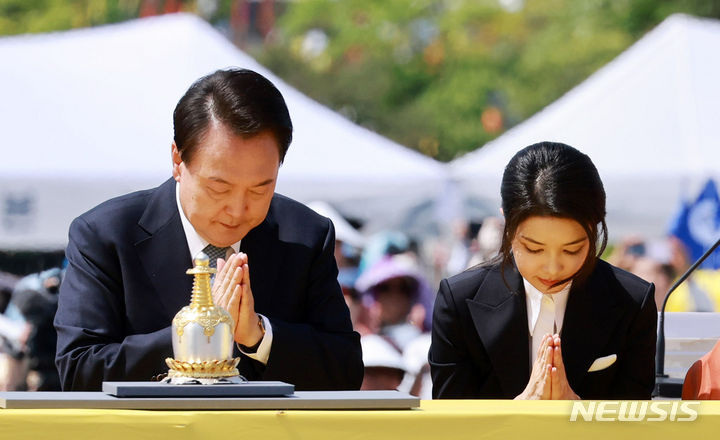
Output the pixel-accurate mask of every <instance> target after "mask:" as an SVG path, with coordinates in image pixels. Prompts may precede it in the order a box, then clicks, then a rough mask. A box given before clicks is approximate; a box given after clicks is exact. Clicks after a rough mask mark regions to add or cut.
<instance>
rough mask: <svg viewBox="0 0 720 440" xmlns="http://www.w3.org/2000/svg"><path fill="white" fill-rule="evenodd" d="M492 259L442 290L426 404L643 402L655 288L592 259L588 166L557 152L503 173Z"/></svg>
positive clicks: (538, 150)
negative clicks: (500, 221) (497, 245)
mask: <svg viewBox="0 0 720 440" xmlns="http://www.w3.org/2000/svg"><path fill="white" fill-rule="evenodd" d="M501 196H502V209H503V214H504V216H505V229H504V232H503V239H502V246H501V250H500V255H499V256H498V257H497V259H496V260H494V261H492V262H490V263H488V264H485V265H481V266H479V267H476V268H472V269H469V270H467V271H465V272H462V273H460V274H458V275H455V276H453V277H450V278H448V279H445V280H443V281H442V282H441V283H440V290H439V292H438V295H437V298H436V301H435V309H434V314H433V326H432V345H431V347H430V354H429V360H430V367H431V371H432V378H433V397H434V398H465V399H477V398H506V399H513V398H517V399H579V398H581V399H649V398H650V395H651V392H652V389H653V386H654V383H655V374H654V357H655V338H656V333H655V332H656V321H657V312H656V308H655V301H654V286H653V285H652V284H650V283H647V282H645V281H643V280H641V279H640V278H638V277H636V276H634V275H632V274H630V273H628V272H625V271H623V270H621V269H618V268H616V267H614V266H612V265H610V264H608V263H606V262H604V261H602V260H600V259H599V258H598V257H599V256H600V255H601V254H602V252H603V250H604V249H605V245H606V244H607V226H606V224H605V191H604V189H603V185H602V182H601V181H600V176H599V175H598V172H597V169H596V168H595V166H594V165H593V163H592V162H591V161H590V158H589V157H588V156H586V155H585V154H583V153H581V152H579V151H578V150H576V149H574V148H572V147H570V146H567V145H564V144H559V143H551V142H543V143H539V144H534V145H531V146H529V147H527V148H525V149H523V150H521V151H519V152H518V153H517V154H516V155H515V156H514V157H513V158H512V159H511V160H510V162H509V163H508V165H507V167H506V168H505V172H504V174H503V179H502V186H501Z"/></svg>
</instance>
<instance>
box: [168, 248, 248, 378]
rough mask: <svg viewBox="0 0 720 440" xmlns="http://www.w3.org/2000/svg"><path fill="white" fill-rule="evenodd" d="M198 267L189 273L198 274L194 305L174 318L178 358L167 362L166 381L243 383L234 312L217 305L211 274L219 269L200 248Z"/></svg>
mask: <svg viewBox="0 0 720 440" xmlns="http://www.w3.org/2000/svg"><path fill="white" fill-rule="evenodd" d="M194 263H195V267H194V268H192V269H188V271H187V274H188V275H193V276H194V277H195V279H194V282H193V289H192V297H191V299H190V305H188V306H185V307H183V308H182V309H181V310H180V311H179V312H178V313H177V315H175V318H174V319H173V321H172V346H173V355H174V358H167V359H165V362H166V363H167V365H168V367H170V371H168V375H167V377H166V378H165V379H164V381H165V382H168V383H171V384H198V383H199V384H205V385H207V384H214V383H240V382H245V379H244V378H243V377H242V376H240V373H239V372H238V370H237V365H238V363H239V362H240V358H233V357H232V356H233V329H234V327H235V324H234V323H233V319H232V317H230V314H229V313H228V312H227V311H226V310H225V309H223V308H222V307H219V306H216V305H215V303H214V302H213V299H212V292H211V290H210V278H211V276H212V274H214V273H215V272H217V271H216V270H215V269H214V268H212V267H210V259H209V258H208V256H207V255H205V254H204V253H202V252H200V253H199V254H198V255H197V256H196V257H195V260H194Z"/></svg>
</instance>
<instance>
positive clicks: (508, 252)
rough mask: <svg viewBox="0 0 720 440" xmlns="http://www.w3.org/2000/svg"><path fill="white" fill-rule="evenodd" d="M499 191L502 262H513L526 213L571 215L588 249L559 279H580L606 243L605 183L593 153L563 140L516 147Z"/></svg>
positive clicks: (504, 264)
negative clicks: (573, 268) (570, 271)
mask: <svg viewBox="0 0 720 440" xmlns="http://www.w3.org/2000/svg"><path fill="white" fill-rule="evenodd" d="M500 195H501V197H502V209H503V215H504V216H505V229H504V231H503V237H502V244H501V246H500V255H499V259H500V260H501V261H502V267H503V268H504V267H506V266H507V265H509V264H511V262H512V247H511V244H512V241H513V239H514V238H515V232H516V231H517V228H518V225H520V223H522V222H523V221H525V220H526V219H527V218H529V217H533V216H540V217H560V218H567V219H572V220H575V221H577V222H578V223H579V224H580V226H582V227H583V229H585V232H586V233H587V236H588V241H589V244H590V249H589V251H588V254H587V257H586V258H585V262H584V263H583V265H582V267H581V268H580V270H579V271H578V272H577V273H575V274H574V275H573V276H572V277H570V278H569V279H566V280H562V281H560V282H558V285H560V284H564V283H565V282H567V281H569V280H570V279H572V280H574V282H576V283H578V284H582V283H583V282H584V281H585V280H586V279H587V277H588V276H589V275H590V273H591V272H592V270H593V268H594V267H595V262H596V260H597V257H599V256H600V255H601V254H602V253H603V251H604V250H605V246H606V245H607V225H606V224H605V189H604V188H603V184H602V181H601V180H600V175H599V174H598V171H597V169H596V168H595V165H593V163H592V161H591V160H590V158H589V157H588V156H587V155H586V154H583V153H581V152H580V151H578V150H576V149H575V148H573V147H571V146H569V145H565V144H561V143H556V142H540V143H537V144H533V145H530V146H529V147H526V148H523V149H522V150H520V151H518V152H517V153H516V154H515V156H513V158H512V159H510V162H509V163H508V164H507V166H506V167H505V172H504V173H503V178H502V184H501V187H500ZM599 238H600V240H599ZM598 241H599V246H598ZM503 273H504V270H503Z"/></svg>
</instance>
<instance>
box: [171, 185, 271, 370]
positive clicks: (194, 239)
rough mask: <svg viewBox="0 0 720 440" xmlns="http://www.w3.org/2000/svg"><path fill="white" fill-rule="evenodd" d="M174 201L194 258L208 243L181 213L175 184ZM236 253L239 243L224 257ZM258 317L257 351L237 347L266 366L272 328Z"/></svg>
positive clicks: (261, 317)
mask: <svg viewBox="0 0 720 440" xmlns="http://www.w3.org/2000/svg"><path fill="white" fill-rule="evenodd" d="M175 201H176V202H177V207H178V211H180V221H181V222H182V226H183V231H184V232H185V238H186V239H187V243H188V248H189V250H190V255H191V256H192V257H194V256H195V255H197V254H198V252H200V251H202V250H203V249H205V247H206V246H207V245H209V244H210V243H209V242H208V241H207V240H205V239H204V238H202V237H201V236H200V234H198V233H197V231H196V230H195V227H194V226H193V225H192V223H190V220H188V219H187V217H186V216H185V211H183V209H182V205H181V204H180V185H178V184H177V183H176V184H175ZM237 252H240V241H238V242H237V243H234V244H232V245H231V246H230V249H228V252H227V254H226V255H225V256H226V257H228V256H229V255H232V254H233V253H237ZM258 316H260V319H262V320H263V325H264V326H265V336H263V338H262V340H261V341H260V345H259V346H258V349H257V351H256V352H255V353H246V352H245V351H243V350H242V349H240V346H239V345H238V349H240V351H241V352H242V353H243V354H244V355H246V356H247V357H249V358H251V359H255V360H256V361H259V362H262V363H263V364H267V362H268V359H269V358H270V348H271V347H272V339H273V335H272V326H271V325H270V320H269V319H268V318H267V317H265V316H263V315H260V314H259V313H258Z"/></svg>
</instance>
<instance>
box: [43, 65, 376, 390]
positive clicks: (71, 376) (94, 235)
mask: <svg viewBox="0 0 720 440" xmlns="http://www.w3.org/2000/svg"><path fill="white" fill-rule="evenodd" d="M174 127H175V139H174V142H173V145H172V160H173V179H169V180H168V181H166V182H165V183H163V184H162V185H160V186H159V187H157V188H155V189H151V190H146V191H140V192H136V193H132V194H128V195H125V196H121V197H118V198H115V199H112V200H109V201H107V202H105V203H103V204H101V205H99V206H97V207H96V208H94V209H92V210H90V211H89V212H87V213H85V214H83V215H81V216H80V217H78V218H77V219H75V220H74V221H73V223H72V225H71V226H70V233H69V240H70V241H69V245H68V248H67V251H66V255H67V258H68V262H69V266H68V269H67V273H66V276H65V279H64V281H63V284H62V286H61V289H60V297H59V306H58V311H57V315H56V317H55V327H56V329H57V331H58V347H57V358H56V364H57V367H58V371H59V373H60V378H61V382H62V385H63V389H64V390H98V389H100V387H101V384H102V382H103V381H111V380H141V381H142V380H150V378H151V377H153V376H155V375H158V374H161V373H163V372H166V371H167V370H168V368H167V366H166V365H165V358H167V357H172V355H173V353H172V343H171V327H170V325H171V321H172V318H173V316H174V315H175V313H176V312H177V311H178V310H179V309H180V308H182V307H183V306H185V305H187V304H188V303H189V301H190V292H191V288H192V278H191V277H190V276H188V275H186V274H185V271H186V270H187V269H188V268H189V267H191V266H192V256H193V255H195V254H196V253H197V252H199V251H201V250H206V252H207V249H211V248H210V247H208V246H213V248H212V249H215V250H218V249H219V252H220V253H224V255H222V256H221V257H220V258H218V260H217V264H218V269H220V270H219V272H218V274H217V276H216V279H215V282H214V285H213V297H214V298H215V300H216V302H217V303H218V304H219V305H222V306H223V307H225V308H226V309H228V311H229V312H230V314H231V316H232V317H233V319H234V321H235V324H236V325H235V329H234V336H235V342H236V343H237V344H236V346H237V349H236V355H237V356H240V357H241V361H240V365H239V366H238V369H239V370H240V373H241V374H242V375H243V376H245V377H246V378H248V379H250V380H281V381H285V382H290V383H293V384H295V386H296V388H297V389H299V390H313V389H358V388H359V387H360V384H361V381H362V374H363V368H362V356H361V349H360V341H359V336H358V334H357V333H355V332H354V331H353V330H352V324H351V322H350V316H349V313H348V309H347V306H346V305H345V302H344V299H343V296H342V292H341V290H340V286H339V285H338V282H337V265H336V263H335V260H334V257H333V246H334V238H335V237H334V229H333V226H332V223H331V222H330V221H329V220H328V219H326V218H324V217H321V216H319V215H317V214H315V213H314V212H313V211H311V210H310V209H308V208H306V207H305V206H303V205H301V204H300V203H297V202H295V201H293V200H291V199H288V198H286V197H283V196H281V195H278V194H274V189H275V183H276V179H277V174H278V168H279V166H280V164H281V163H282V161H283V158H284V156H285V152H286V151H287V149H288V146H289V144H290V140H291V138H292V124H291V121H290V116H289V114H288V111H287V107H286V106H285V102H284V100H283V98H282V96H281V95H280V92H279V91H278V90H277V89H276V88H275V87H274V86H273V85H272V84H271V83H270V82H269V81H268V80H267V79H265V78H264V77H262V76H261V75H259V74H257V73H255V72H252V71H248V70H228V71H217V72H215V73H213V74H211V75H208V76H206V77H204V78H201V79H200V80H198V81H197V82H196V83H195V84H193V86H192V87H191V88H190V89H189V90H188V91H187V93H186V94H185V96H183V98H182V99H181V100H180V101H179V103H178V105H177V107H176V109H175V113H174ZM223 256H227V257H228V258H227V259H226V258H223ZM251 277H252V284H251V281H250V279H251Z"/></svg>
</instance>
